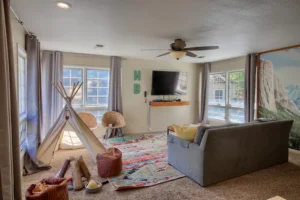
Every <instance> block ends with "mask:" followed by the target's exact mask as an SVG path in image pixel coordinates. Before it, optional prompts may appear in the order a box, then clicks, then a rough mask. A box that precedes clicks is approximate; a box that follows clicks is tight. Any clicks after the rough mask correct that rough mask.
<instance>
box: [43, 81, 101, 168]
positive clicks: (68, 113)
mask: <svg viewBox="0 0 300 200" xmlns="http://www.w3.org/2000/svg"><path fill="white" fill-rule="evenodd" d="M53 86H54V87H55V88H56V90H57V91H58V92H59V93H60V95H61V96H62V97H63V98H64V100H65V101H66V105H65V106H64V108H63V110H62V112H61V114H60V115H59V117H58V119H57V120H56V122H55V123H54V125H53V126H52V127H51V129H50V130H49V132H48V133H47V135H46V137H45V139H44V141H43V142H42V144H41V145H40V147H39V149H38V152H37V159H38V160H39V161H40V162H42V163H44V164H50V162H51V160H52V158H53V155H54V151H55V149H56V147H57V145H58V143H59V140H60V138H61V134H63V130H64V127H65V126H66V124H67V123H69V124H70V125H71V126H72V128H73V129H74V132H76V135H77V137H78V138H79V139H80V140H81V142H82V144H83V145H84V146H85V148H86V149H87V150H88V151H89V152H90V154H91V155H92V157H93V159H94V161H95V162H96V156H97V154H98V153H102V152H104V151H105V148H104V147H103V145H102V144H101V143H100V142H99V139H98V138H97V137H96V136H95V135H94V133H93V132H92V131H91V130H90V129H89V128H88V127H87V126H86V125H85V123H84V122H83V121H82V120H81V118H80V117H79V116H78V114H77V113H76V111H75V110H74V109H73V108H72V100H73V98H74V97H75V95H76V93H77V92H78V90H79V89H80V87H81V86H82V83H81V84H79V82H78V83H76V84H74V85H73V88H72V91H71V94H69V95H68V94H67V92H66V90H65V88H64V87H63V84H62V83H61V82H60V83H56V84H53Z"/></svg>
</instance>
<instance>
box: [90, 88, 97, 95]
mask: <svg viewBox="0 0 300 200" xmlns="http://www.w3.org/2000/svg"><path fill="white" fill-rule="evenodd" d="M90 95H91V96H97V88H91V89H88V96H90Z"/></svg>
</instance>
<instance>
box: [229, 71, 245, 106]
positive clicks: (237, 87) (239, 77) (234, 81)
mask: <svg viewBox="0 0 300 200" xmlns="http://www.w3.org/2000/svg"><path fill="white" fill-rule="evenodd" d="M244 84H245V74H244V72H230V73H229V104H230V105H232V106H238V107H244Z"/></svg>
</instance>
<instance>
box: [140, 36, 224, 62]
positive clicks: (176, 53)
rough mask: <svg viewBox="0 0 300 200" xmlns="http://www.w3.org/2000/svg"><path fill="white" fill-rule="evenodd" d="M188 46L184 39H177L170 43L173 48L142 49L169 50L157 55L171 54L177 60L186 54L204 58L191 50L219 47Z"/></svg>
mask: <svg viewBox="0 0 300 200" xmlns="http://www.w3.org/2000/svg"><path fill="white" fill-rule="evenodd" d="M185 47H186V43H185V41H183V40H182V39H176V40H175V41H174V43H172V44H170V48H171V49H142V51H153V50H169V51H170V52H167V53H163V54H161V55H159V56H157V57H161V56H165V55H168V54H170V55H171V56H173V57H174V58H175V59H176V60H179V59H180V58H182V57H184V56H189V57H192V58H203V57H204V56H197V55H196V54H194V53H192V52H191V51H205V50H215V49H219V47H218V46H202V47H188V48H185Z"/></svg>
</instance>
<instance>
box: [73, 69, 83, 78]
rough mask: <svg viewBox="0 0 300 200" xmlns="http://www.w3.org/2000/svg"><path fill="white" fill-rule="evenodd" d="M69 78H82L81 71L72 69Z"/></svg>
mask: <svg viewBox="0 0 300 200" xmlns="http://www.w3.org/2000/svg"><path fill="white" fill-rule="evenodd" d="M71 76H72V77H79V78H81V77H82V70H81V69H72V70H71Z"/></svg>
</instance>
